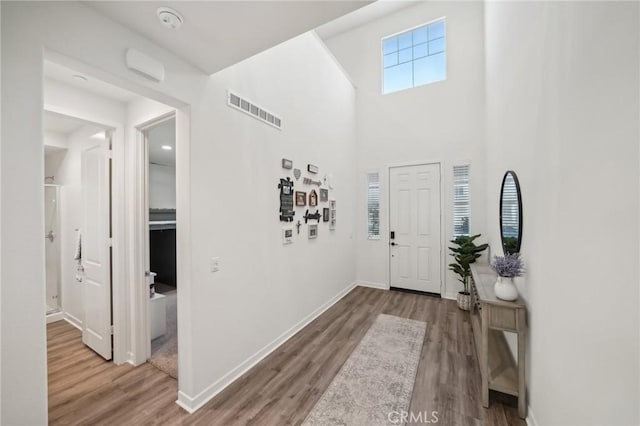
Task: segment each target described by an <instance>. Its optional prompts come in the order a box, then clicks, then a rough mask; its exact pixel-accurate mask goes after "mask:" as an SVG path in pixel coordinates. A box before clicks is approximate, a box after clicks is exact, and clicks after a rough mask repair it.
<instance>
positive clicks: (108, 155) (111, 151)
mask: <svg viewBox="0 0 640 426" xmlns="http://www.w3.org/2000/svg"><path fill="white" fill-rule="evenodd" d="M107 158H109V159H112V158H113V150H111V149H110V150H108V151H107Z"/></svg>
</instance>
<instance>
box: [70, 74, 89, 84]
mask: <svg viewBox="0 0 640 426" xmlns="http://www.w3.org/2000/svg"><path fill="white" fill-rule="evenodd" d="M73 78H75V79H76V80H78V81H82V82H84V83H86V82H87V81H89V79H88V78H87V77H85V76H84V75H80V74H75V75H74V76H73Z"/></svg>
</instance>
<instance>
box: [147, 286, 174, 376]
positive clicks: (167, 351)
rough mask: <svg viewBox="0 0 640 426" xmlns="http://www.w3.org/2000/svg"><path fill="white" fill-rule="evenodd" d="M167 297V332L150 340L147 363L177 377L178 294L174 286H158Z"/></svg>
mask: <svg viewBox="0 0 640 426" xmlns="http://www.w3.org/2000/svg"><path fill="white" fill-rule="evenodd" d="M158 289H160V291H158V292H159V293H162V294H163V295H164V296H166V297H167V333H166V334H165V335H164V336H161V337H158V338H156V339H153V340H152V341H151V358H150V359H149V363H151V365H153V366H155V367H156V368H157V369H159V370H162V371H164V372H165V373H167V374H168V375H170V376H171V377H173V378H175V379H177V378H178V308H177V305H178V297H177V296H178V294H177V291H176V290H175V287H173V288H172V287H169V286H164V287H163V286H162V285H160V286H158V285H156V291H157V290H158Z"/></svg>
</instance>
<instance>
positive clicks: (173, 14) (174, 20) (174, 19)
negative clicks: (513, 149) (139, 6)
mask: <svg viewBox="0 0 640 426" xmlns="http://www.w3.org/2000/svg"><path fill="white" fill-rule="evenodd" d="M156 15H158V19H160V22H161V23H162V25H164V26H165V27H167V28H170V29H172V30H177V29H179V28H180V27H181V26H182V23H183V22H184V18H183V17H182V15H181V14H180V12H177V11H175V10H173V9H171V8H168V7H159V8H158V10H157V11H156Z"/></svg>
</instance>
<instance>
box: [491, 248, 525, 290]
mask: <svg viewBox="0 0 640 426" xmlns="http://www.w3.org/2000/svg"><path fill="white" fill-rule="evenodd" d="M491 266H492V267H493V270H494V271H496V273H497V274H498V278H497V280H496V284H495V285H494V287H493V290H494V292H495V293H496V297H497V298H499V299H502V300H508V301H512V300H516V299H517V298H518V289H517V288H516V286H515V285H514V284H513V278H515V277H519V276H521V275H522V273H523V272H524V263H523V262H522V259H520V253H507V254H505V255H504V256H494V257H493V262H491ZM505 278H506V279H505Z"/></svg>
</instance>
